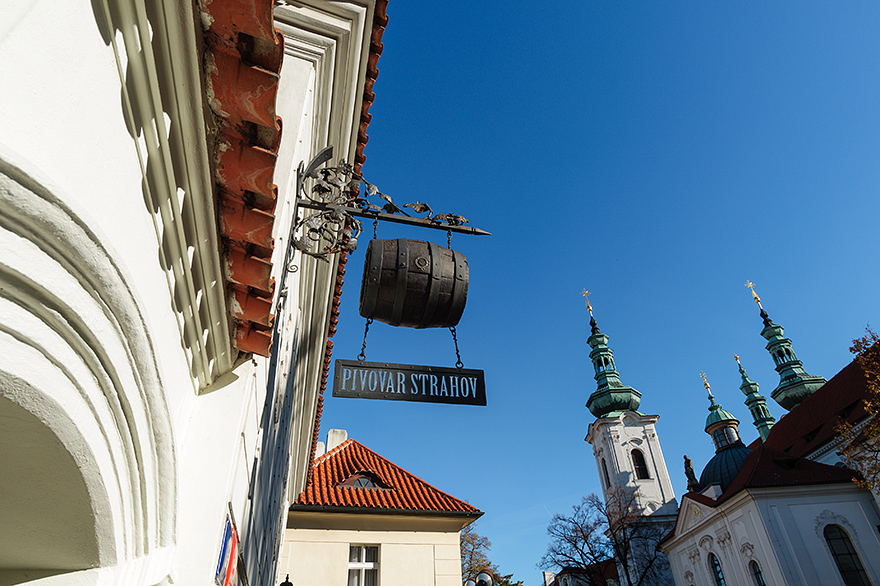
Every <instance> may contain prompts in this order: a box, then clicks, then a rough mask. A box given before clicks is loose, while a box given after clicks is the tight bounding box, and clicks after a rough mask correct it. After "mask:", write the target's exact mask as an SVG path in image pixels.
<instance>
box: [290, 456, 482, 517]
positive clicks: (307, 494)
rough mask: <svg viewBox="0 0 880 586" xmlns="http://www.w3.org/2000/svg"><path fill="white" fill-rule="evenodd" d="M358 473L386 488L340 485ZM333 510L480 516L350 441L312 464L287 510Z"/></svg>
mask: <svg viewBox="0 0 880 586" xmlns="http://www.w3.org/2000/svg"><path fill="white" fill-rule="evenodd" d="M362 472H366V473H368V474H370V475H374V476H375V477H376V478H377V479H378V480H379V483H380V484H382V485H384V486H386V487H388V488H363V487H354V486H340V485H341V484H342V483H343V482H345V481H346V480H348V479H349V478H350V477H351V476H352V475H354V474H357V473H362ZM336 507H339V508H358V509H376V510H381V511H397V512H406V511H410V512H419V513H425V512H429V513H442V514H450V513H451V514H461V515H465V516H474V517H478V516H480V515H482V513H481V512H480V511H479V510H478V509H477V508H476V507H473V506H471V505H469V504H468V503H466V502H464V501H462V500H459V499H457V498H455V497H453V496H450V495H448V494H446V493H445V492H442V491H440V490H438V489H436V488H434V487H433V486H431V485H430V484H428V483H427V482H425V481H424V480H422V479H420V478H418V477H416V476H414V475H412V474H410V473H409V472H407V471H406V470H404V469H403V468H401V467H400V466H397V465H396V464H394V463H392V462H389V461H388V460H386V459H385V458H383V457H382V456H380V455H379V454H377V453H376V452H374V451H372V450H370V449H368V448H366V447H364V446H363V445H362V444H360V443H358V442H356V441H354V440H352V439H349V440H347V441H345V442H343V443H342V444H340V445H339V446H337V447H336V448H334V449H333V450H331V451H329V452H328V453H327V454H325V455H323V456H321V457H320V458H318V459H317V460H316V461H315V464H314V466H313V467H312V474H311V477H310V479H309V482H308V484H307V485H306V489H305V490H304V491H303V492H302V493H301V494H300V495H299V497H298V498H297V499H296V502H294V504H293V505H292V506H291V510H297V509H300V510H302V509H313V508H321V509H328V508H329V509H333V508H336Z"/></svg>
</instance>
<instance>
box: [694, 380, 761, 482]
mask: <svg viewBox="0 0 880 586" xmlns="http://www.w3.org/2000/svg"><path fill="white" fill-rule="evenodd" d="M700 376H702V377H703V386H704V387H706V391H707V392H708V393H709V416H708V417H707V418H706V433H708V434H709V435H710V436H711V437H712V441H713V442H714V443H715V455H714V456H713V457H712V459H711V460H709V462H708V463H706V467H705V468H703V473H702V474H700V484H699V490H703V489H705V488H706V487H707V486H709V485H712V484H717V485H719V486H720V487H721V490H722V491H723V490H725V489H726V488H727V487H728V486H729V485H730V482H731V481H732V480H733V479H734V477H736V475H737V474H738V473H739V471H740V469H741V468H742V465H743V463H744V462H745V461H746V458H747V457H748V455H749V454H750V453H751V450H750V449H749V448H747V447H746V446H745V445H744V444H743V443H742V440H740V438H739V432H738V431H737V426H738V425H739V420H738V419H737V418H736V417H734V416H733V414H732V413H731V412H730V411H726V410H725V409H724V408H723V407H721V405H719V404H718V403H716V402H715V397H714V396H713V395H712V389H711V388H710V387H709V381H707V380H706V374H705V373H703V372H701V373H700Z"/></svg>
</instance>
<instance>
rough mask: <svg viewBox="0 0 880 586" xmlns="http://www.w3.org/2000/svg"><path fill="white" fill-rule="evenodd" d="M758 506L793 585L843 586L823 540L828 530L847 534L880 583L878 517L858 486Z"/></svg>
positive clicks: (790, 495)
mask: <svg viewBox="0 0 880 586" xmlns="http://www.w3.org/2000/svg"><path fill="white" fill-rule="evenodd" d="M756 498H757V497H756ZM759 502H760V506H761V514H762V516H763V517H764V518H765V519H767V529H768V532H769V533H770V535H771V537H772V539H773V540H774V541H775V542H776V543H778V544H779V547H778V549H779V550H781V551H780V554H779V555H780V558H781V561H782V563H783V564H784V565H785V566H786V567H787V568H789V571H790V574H791V575H790V578H789V580H790V581H795V580H799V579H803V580H804V583H814V584H835V583H842V581H841V579H840V574H839V572H838V570H837V566H836V564H835V562H834V558H833V557H832V555H831V552H830V550H829V549H828V545H827V543H826V541H825V538H824V534H823V531H824V529H825V526H826V525H829V524H835V525H839V526H840V527H842V528H843V529H844V530H845V531H846V532H847V534H848V535H849V537H850V539H851V540H852V544H853V546H854V547H855V549H856V551H857V553H858V555H859V559H860V560H861V562H862V564H863V565H864V567H865V571H866V572H867V573H868V575H869V577H870V579H871V580H872V581H873V582H877V581H878V578H880V559H878V556H877V555H876V553H877V552H878V551H880V539H878V534H877V529H876V528H877V525H878V524H880V517H878V514H877V511H876V508H875V506H874V504H873V499H872V497H871V495H870V494H869V493H867V492H864V491H860V490H859V489H858V488H857V487H856V486H855V485H828V486H811V487H809V488H807V487H803V488H801V489H800V490H797V489H794V490H790V491H774V492H773V493H772V495H771V494H768V495H767V496H766V497H765V498H760V500H759Z"/></svg>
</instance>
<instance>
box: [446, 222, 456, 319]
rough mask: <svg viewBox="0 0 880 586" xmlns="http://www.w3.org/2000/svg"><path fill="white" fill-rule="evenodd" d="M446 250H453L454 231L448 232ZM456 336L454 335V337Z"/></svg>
mask: <svg viewBox="0 0 880 586" xmlns="http://www.w3.org/2000/svg"><path fill="white" fill-rule="evenodd" d="M446 248H448V249H449V250H452V230H447V231H446ZM454 335H455V334H453V336H454Z"/></svg>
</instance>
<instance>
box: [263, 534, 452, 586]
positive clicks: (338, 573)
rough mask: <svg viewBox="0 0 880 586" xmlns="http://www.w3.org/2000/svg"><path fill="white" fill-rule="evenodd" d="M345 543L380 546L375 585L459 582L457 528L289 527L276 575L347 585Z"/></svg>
mask: <svg viewBox="0 0 880 586" xmlns="http://www.w3.org/2000/svg"><path fill="white" fill-rule="evenodd" d="M349 545H378V546H379V584H380V585H384V586H390V585H394V584H411V585H413V586H461V561H460V556H461V551H460V546H459V532H458V531H440V532H438V531H370V530H360V531H356V530H341V529H336V530H332V529H328V530H322V529H288V530H287V532H286V534H285V537H284V547H283V549H282V558H281V566H280V570H279V576H285V575H287V574H289V575H290V581H291V582H293V584H294V585H295V586H306V585H309V584H322V585H324V586H346V583H347V578H348V547H349Z"/></svg>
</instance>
